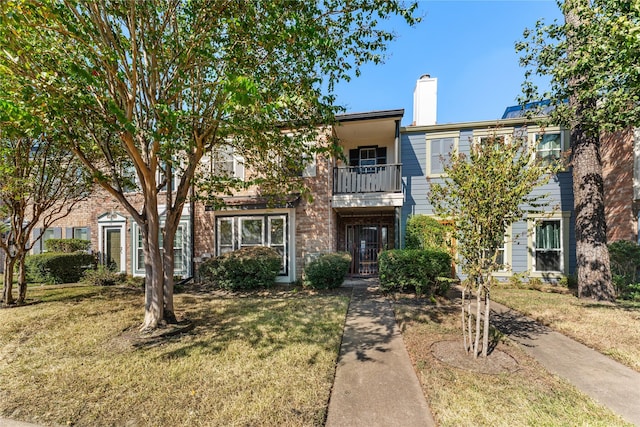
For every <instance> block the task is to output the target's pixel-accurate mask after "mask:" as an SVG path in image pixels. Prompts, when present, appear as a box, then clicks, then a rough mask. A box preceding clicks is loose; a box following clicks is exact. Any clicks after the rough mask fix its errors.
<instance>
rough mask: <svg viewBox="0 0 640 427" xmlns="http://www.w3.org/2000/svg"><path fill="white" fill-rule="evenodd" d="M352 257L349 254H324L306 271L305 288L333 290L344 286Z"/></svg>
mask: <svg viewBox="0 0 640 427" xmlns="http://www.w3.org/2000/svg"><path fill="white" fill-rule="evenodd" d="M350 264H351V255H350V254H349V253H348V252H334V253H327V254H322V255H320V256H319V257H318V258H316V259H315V260H313V261H311V262H310V263H309V265H307V266H306V268H305V270H304V286H306V287H310V288H314V289H333V288H338V287H340V285H342V282H343V281H344V277H345V276H346V275H347V272H348V271H349V265H350Z"/></svg>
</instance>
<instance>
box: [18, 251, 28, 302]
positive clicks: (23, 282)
mask: <svg viewBox="0 0 640 427" xmlns="http://www.w3.org/2000/svg"><path fill="white" fill-rule="evenodd" d="M25 258H26V254H22V255H21V256H20V259H19V260H18V304H24V303H25V301H26V300H27V272H26V265H25Z"/></svg>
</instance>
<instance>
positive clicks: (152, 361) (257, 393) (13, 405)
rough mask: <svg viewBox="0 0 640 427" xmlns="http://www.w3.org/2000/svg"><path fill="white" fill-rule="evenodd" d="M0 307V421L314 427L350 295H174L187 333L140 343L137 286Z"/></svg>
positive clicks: (39, 293) (43, 294) (38, 294)
mask: <svg viewBox="0 0 640 427" xmlns="http://www.w3.org/2000/svg"><path fill="white" fill-rule="evenodd" d="M28 297H29V298H30V299H34V300H36V301H40V302H39V303H37V304H33V305H29V306H24V307H17V308H9V309H2V310H0V325H2V327H1V328H0V376H1V378H2V381H0V415H1V416H4V417H10V418H15V419H20V420H27V421H32V422H37V423H43V424H60V425H91V426H107V425H109V426H111V425H156V426H169V425H174V426H176V425H189V426H198V425H200V426H218V425H220V426H222V425H225V426H226V425H251V426H259V425H268V426H272V425H283V426H288V425H296V426H301V425H302V426H304V425H308V426H310V425H319V424H322V423H323V420H324V417H325V412H326V408H327V403H328V400H329V393H330V390H331V386H332V383H333V377H334V370H335V363H336V359H337V356H338V350H339V346H340V340H341V336H342V330H343V323H344V318H345V313H346V310H347V305H348V298H347V297H345V296H341V295H339V294H335V293H334V294H331V293H325V294H323V293H318V294H310V293H307V292H298V293H296V292H294V291H268V292H263V293H260V294H252V295H242V296H230V295H224V294H206V293H184V294H179V295H176V297H175V304H176V308H177V309H178V312H179V315H184V316H186V317H188V318H189V319H191V320H192V321H193V322H194V324H195V328H194V329H193V330H192V331H191V332H188V333H185V334H183V335H178V336H175V337H171V338H165V339H163V340H159V341H146V342H139V341H136V340H134V339H131V337H135V336H136V334H135V332H134V331H135V329H136V328H137V326H138V325H139V324H140V323H141V317H142V314H143V294H142V292H141V291H140V290H137V289H128V288H97V287H68V288H65V287H55V288H48V289H35V288H34V289H30V290H29V294H28Z"/></svg>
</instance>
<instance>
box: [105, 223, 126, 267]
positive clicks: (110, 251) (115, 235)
mask: <svg viewBox="0 0 640 427" xmlns="http://www.w3.org/2000/svg"><path fill="white" fill-rule="evenodd" d="M103 230H104V231H103V233H104V236H103V239H102V242H103V246H104V247H103V248H102V253H103V254H104V256H105V259H104V262H105V264H106V265H107V266H109V267H112V268H113V269H114V271H122V244H121V242H122V231H121V228H120V227H104V228H103Z"/></svg>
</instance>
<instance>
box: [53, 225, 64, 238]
mask: <svg viewBox="0 0 640 427" xmlns="http://www.w3.org/2000/svg"><path fill="white" fill-rule="evenodd" d="M53 238H54V239H62V228H61V227H53Z"/></svg>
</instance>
